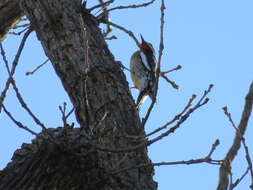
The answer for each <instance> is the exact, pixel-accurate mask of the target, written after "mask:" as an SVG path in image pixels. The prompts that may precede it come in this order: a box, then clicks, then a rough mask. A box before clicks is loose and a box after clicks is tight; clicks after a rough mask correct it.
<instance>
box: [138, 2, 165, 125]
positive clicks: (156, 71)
mask: <svg viewBox="0 0 253 190" xmlns="http://www.w3.org/2000/svg"><path fill="white" fill-rule="evenodd" d="M160 10H161V19H160V21H161V24H160V46H159V55H158V62H157V65H156V68H155V73H156V78H157V80H156V84H155V97H156V96H157V91H158V85H159V75H160V71H161V61H162V55H163V49H164V44H163V35H164V11H165V4H164V0H161V8H160ZM155 99H156V98H155ZM155 102H156V101H152V103H151V105H150V106H149V108H148V111H147V113H146V115H145V117H144V118H143V119H142V124H141V125H142V127H143V128H144V127H145V124H146V122H147V120H148V118H149V116H150V114H151V111H152V109H153V107H154V105H155Z"/></svg>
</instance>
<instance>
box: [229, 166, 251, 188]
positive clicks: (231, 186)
mask: <svg viewBox="0 0 253 190" xmlns="http://www.w3.org/2000/svg"><path fill="white" fill-rule="evenodd" d="M248 172H249V168H247V169H246V170H245V172H244V173H243V174H242V176H241V177H240V178H239V179H237V180H236V181H235V182H234V183H231V184H230V187H229V190H232V189H234V188H235V187H236V186H237V185H238V184H239V183H241V181H242V180H243V178H244V177H245V176H246V175H247V173H248Z"/></svg>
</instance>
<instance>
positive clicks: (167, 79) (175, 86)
mask: <svg viewBox="0 0 253 190" xmlns="http://www.w3.org/2000/svg"><path fill="white" fill-rule="evenodd" d="M160 76H161V77H162V78H164V79H165V80H166V81H167V82H168V83H169V84H171V86H172V87H173V88H175V89H179V86H178V85H177V84H176V83H175V82H174V81H172V80H170V79H169V78H168V77H167V76H166V75H165V74H163V73H160Z"/></svg>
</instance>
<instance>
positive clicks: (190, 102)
mask: <svg viewBox="0 0 253 190" xmlns="http://www.w3.org/2000/svg"><path fill="white" fill-rule="evenodd" d="M196 97H197V96H196V95H195V94H193V95H192V97H191V98H190V99H189V101H188V103H187V105H186V106H185V107H184V109H183V111H182V112H181V113H179V114H177V115H176V116H175V117H174V118H173V119H172V120H170V121H169V122H167V123H166V124H164V125H163V126H161V127H159V128H157V129H155V130H154V131H152V132H150V133H148V134H147V135H146V137H148V136H151V135H153V134H155V133H157V132H159V131H161V130H163V129H166V128H167V127H168V126H169V125H170V124H172V123H174V122H175V121H177V120H179V119H180V118H181V117H182V116H183V114H184V113H185V112H186V111H187V110H188V109H189V108H190V106H191V104H192V102H193V100H194V99H195V98H196Z"/></svg>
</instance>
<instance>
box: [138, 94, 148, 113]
mask: <svg viewBox="0 0 253 190" xmlns="http://www.w3.org/2000/svg"><path fill="white" fill-rule="evenodd" d="M147 97H148V95H147V94H144V93H140V94H139V96H138V99H137V102H136V105H137V107H136V109H137V110H138V111H139V110H140V107H141V105H142V104H143V103H144V102H145V100H146V99H147Z"/></svg>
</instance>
